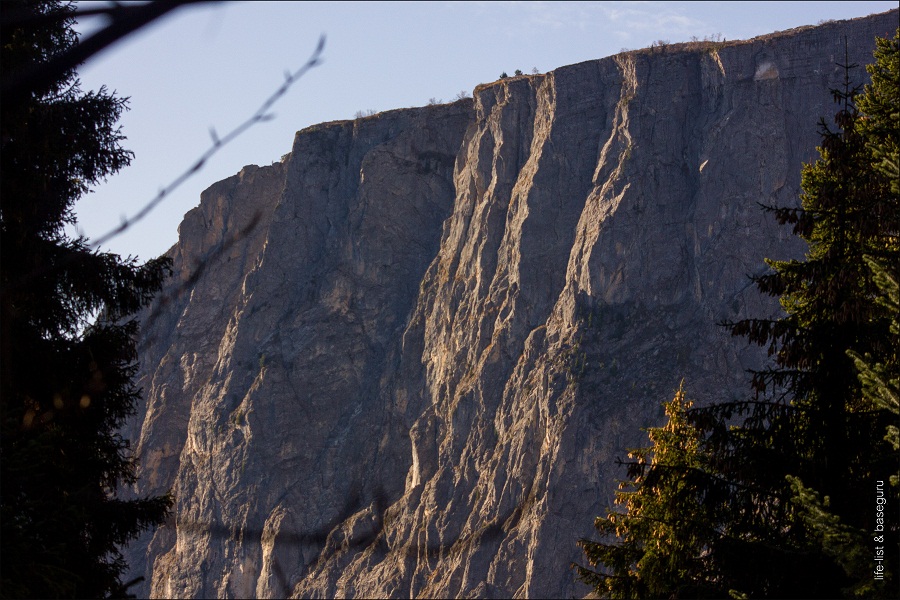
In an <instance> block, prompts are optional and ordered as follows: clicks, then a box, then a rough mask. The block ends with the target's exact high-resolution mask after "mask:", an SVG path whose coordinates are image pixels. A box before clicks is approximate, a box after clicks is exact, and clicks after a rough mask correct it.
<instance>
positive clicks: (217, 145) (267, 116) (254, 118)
mask: <svg viewBox="0 0 900 600" xmlns="http://www.w3.org/2000/svg"><path fill="white" fill-rule="evenodd" d="M324 49H325V35H324V34H323V35H322V36H321V37H320V38H319V43H318V44H317V45H316V49H315V50H314V51H313V53H312V55H310V57H309V59H308V60H307V61H306V63H304V65H303V66H302V67H300V68H299V69H297V70H296V71H294V72H293V73H286V74H285V80H284V83H282V84H281V87H279V88H278V89H277V90H275V93H273V94H272V95H271V96H269V97H268V98H267V99H266V100H265V102H263V103H262V105H261V106H260V107H259V108H258V109H257V110H256V112H255V113H253V114H252V115H251V116H250V117H249V118H248V119H247V120H246V121H244V122H243V123H241V124H240V125H238V126H237V127H235V128H234V129H232V130H231V131H230V132H228V133H227V134H226V135H224V136H222V137H221V138H220V137H218V136H217V135H216V132H215V130H214V129H210V137H212V145H211V146H210V147H209V148H208V149H207V150H206V152H204V153H203V154H202V155H200V158H198V159H197V161H196V162H195V163H194V164H192V165H191V166H190V167H188V169H187V170H186V171H184V172H183V173H182V174H181V175H179V176H178V177H176V178H175V179H174V180H173V181H172V182H171V183H170V184H169V185H167V186H166V187H164V188H162V189H161V190H160V191H159V193H158V194H157V195H156V197H155V198H153V199H152V200H151V201H150V202H148V203H147V204H145V205H144V207H143V208H141V210H139V211H138V212H137V213H135V214H134V215H133V216H131V217H128V218H125V219H123V220H122V222H121V223H120V224H119V225H118V226H117V227H116V228H115V229H113V230H112V231H109V232H108V233H106V234H104V235H102V236H100V237H99V238H97V239H96V240H94V241H93V242H91V248H97V247H99V246H101V245H102V244H105V243H106V242H108V241H109V240H111V239H113V238H114V237H116V236H117V235H119V234H121V233H122V232H124V231H125V230H126V229H128V228H129V227H131V226H132V225H134V224H135V223H137V222H138V221H140V220H141V219H143V218H144V217H146V216H147V215H148V214H150V213H151V212H152V211H153V209H155V208H156V207H157V206H159V204H160V203H161V202H162V201H163V200H165V198H166V197H167V196H168V195H169V194H171V193H172V192H173V191H174V190H175V189H176V188H177V187H178V186H180V185H181V184H182V183H184V182H185V181H187V180H188V179H189V178H190V177H191V176H192V175H194V173H197V172H198V171H199V170H200V169H202V168H203V166H204V165H205V164H206V161H208V160H209V159H210V158H212V157H213V156H214V155H215V154H216V153H217V152H219V150H221V149H222V148H223V147H224V146H226V145H228V144H229V143H230V142H232V141H234V139H235V138H237V137H238V136H240V135H241V134H242V133H244V132H245V131H247V130H248V129H250V128H251V127H252V126H254V125H256V124H257V123H261V122H264V121H270V120H271V119H272V118H273V115H272V114H271V113H270V112H269V109H270V108H272V106H273V105H274V104H275V103H276V102H277V101H278V100H279V99H280V98H281V97H282V96H284V95H285V94H286V93H287V91H288V90H289V89H290V87H291V86H292V85H293V84H294V83H296V82H297V80H299V79H300V78H301V77H303V76H304V75H305V74H306V72H307V71H309V70H310V69H312V68H313V67H316V66H318V65H320V64H321V63H322V51H323V50H324Z"/></svg>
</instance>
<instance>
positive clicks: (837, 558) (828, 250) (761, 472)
mask: <svg viewBox="0 0 900 600" xmlns="http://www.w3.org/2000/svg"><path fill="white" fill-rule="evenodd" d="M896 49H897V37H895V38H894V40H891V41H888V40H879V41H878V50H877V51H876V55H875V58H876V63H875V64H874V65H873V66H872V67H870V68H869V71H870V73H871V74H872V75H873V77H872V83H871V84H870V85H868V86H866V89H865V93H864V94H862V96H860V95H859V92H860V90H859V88H855V87H853V86H852V85H851V83H850V71H851V69H852V68H853V65H845V73H847V75H846V77H845V82H844V85H843V86H842V87H841V88H840V89H837V90H834V91H833V95H834V98H835V100H836V101H837V102H838V104H839V110H838V112H837V114H836V116H835V126H834V127H830V126H828V125H826V123H824V122H822V123H821V135H822V144H821V147H820V148H819V152H820V158H819V159H818V160H817V161H816V162H815V163H812V164H810V165H806V166H805V167H804V168H803V171H802V180H801V181H802V183H801V185H802V189H803V194H802V197H801V207H800V208H799V209H796V208H773V209H771V210H773V212H774V213H775V215H776V217H777V218H778V220H779V221H780V222H782V223H785V224H791V225H793V230H794V233H795V234H796V235H798V236H799V237H801V238H802V239H803V240H805V241H806V242H807V244H808V248H809V249H808V252H807V255H806V257H805V259H804V260H791V261H771V260H769V261H767V263H768V264H769V266H770V267H771V268H772V271H771V272H770V273H769V274H766V275H764V276H761V277H758V278H757V280H756V283H757V286H758V287H759V289H760V290H761V291H762V292H763V293H765V294H768V295H771V296H775V297H778V298H779V299H780V301H781V305H782V308H783V309H784V311H785V313H786V316H784V317H782V318H779V319H748V320H745V321H741V322H739V323H736V324H733V326H732V332H733V333H734V334H736V335H742V336H746V337H747V338H748V339H749V340H750V341H751V342H754V343H757V344H760V345H763V346H767V347H768V348H769V352H770V354H771V355H772V356H773V358H774V360H773V364H772V366H770V367H768V368H766V369H764V370H761V371H758V372H756V373H754V375H753V381H752V385H753V388H754V390H755V392H756V395H755V397H754V398H753V399H751V400H748V401H744V402H734V403H727V404H718V405H714V406H711V407H707V408H704V409H699V410H697V411H695V413H694V414H693V421H694V423H695V424H697V425H698V427H700V429H701V430H702V431H703V432H704V440H705V452H706V453H708V455H709V457H710V465H711V468H712V469H713V470H714V471H715V472H717V473H719V474H720V475H721V476H722V477H723V478H725V479H727V480H729V481H732V482H734V483H736V484H738V485H740V486H743V489H747V490H754V491H753V492H752V493H750V494H748V493H745V492H741V491H739V492H738V493H737V494H736V502H735V503H734V506H735V507H736V508H737V507H743V508H741V509H739V510H736V511H735V512H734V513H733V514H732V515H730V516H729V515H725V518H724V520H723V521H722V522H721V525H720V526H721V529H722V531H723V532H727V537H725V538H723V539H722V541H721V542H720V543H719V544H718V547H717V548H716V552H714V553H713V555H712V556H711V561H712V562H713V563H714V564H715V565H716V568H717V570H718V572H719V573H720V575H721V577H722V583H723V586H724V587H727V588H728V589H735V590H738V591H740V592H744V593H747V594H748V595H750V596H791V597H801V596H806V597H822V596H829V597H838V596H841V595H854V594H859V593H862V594H865V595H890V594H891V593H892V586H893V583H892V578H893V577H894V576H895V574H894V573H893V569H891V570H890V572H889V573H887V576H886V578H885V580H884V581H883V582H881V583H880V584H878V585H874V586H868V587H867V586H860V585H859V583H860V582H859V577H860V570H859V569H858V568H855V567H853V566H852V564H851V563H853V562H854V561H853V560H850V559H848V558H847V557H848V553H850V550H851V549H852V548H854V547H855V545H857V546H858V543H859V540H861V539H862V537H861V535H862V532H874V531H875V525H876V524H875V511H874V509H873V508H870V507H871V506H874V505H873V503H874V494H875V485H876V482H877V481H879V480H885V479H887V478H888V476H889V475H890V474H891V473H894V472H896V465H897V460H898V456H897V451H896V448H894V447H893V446H892V445H890V444H888V443H887V442H886V441H885V439H884V437H885V435H884V432H885V431H886V429H887V428H888V426H889V425H891V424H892V423H893V420H894V419H895V416H894V415H893V414H892V413H891V412H890V411H889V410H886V409H885V406H883V405H881V404H879V403H877V402H876V401H875V400H874V399H873V397H872V396H871V395H870V394H867V393H866V391H865V387H864V385H863V383H862V382H861V380H860V371H859V366H858V363H857V362H856V361H854V358H853V357H857V358H859V357H863V356H865V357H869V358H870V360H871V361H872V362H873V364H875V365H894V367H893V368H894V369H895V368H896V364H897V362H896V351H897V336H896V334H892V333H891V323H892V321H893V320H895V319H896V316H895V315H892V314H891V311H890V310H889V308H888V307H887V306H886V305H885V303H884V302H882V301H879V297H880V296H881V295H882V294H881V291H880V288H879V280H878V277H877V275H876V272H875V271H873V269H872V268H871V266H870V264H871V262H872V261H875V262H876V263H877V264H883V265H893V267H892V268H896V265H898V264H900V244H898V232H900V201H898V197H897V190H896V180H895V179H894V178H893V177H892V176H891V175H890V174H889V173H888V172H886V170H885V169H884V168H882V165H883V163H884V162H885V152H884V149H885V148H888V149H890V148H893V149H896V147H897V139H898V129H900V124H898V121H897V119H896V117H893V118H892V117H891V116H890V115H891V113H892V112H893V113H896V106H897V105H896V98H897V85H898V75H900V73H898V72H897V68H896V65H897V61H896V52H897V50H896ZM894 152H895V151H894ZM894 156H896V154H894ZM888 158H890V157H889V156H888ZM735 419H742V420H743V422H742V424H741V426H740V427H726V426H725V424H726V423H730V422H733V420H735ZM736 489H738V490H739V489H741V488H736ZM820 498H821V500H820ZM897 501H898V497H897V493H896V488H895V489H894V490H893V492H892V495H891V498H890V499H889V500H888V502H889V503H890V504H892V505H894V506H896V505H897ZM763 513H767V514H768V515H769V516H768V517H767V518H766V519H764V520H760V519H754V518H753V514H763ZM887 533H888V536H889V537H893V538H895V537H896V534H897V524H896V523H893V524H892V525H891V531H889V532H887ZM854 540H856V541H854ZM856 562H857V564H858V561H856ZM870 566H871V565H870ZM748 567H750V568H749V569H748ZM748 571H752V573H753V575H752V576H751V577H748V576H746V574H747V572H748ZM869 579H870V580H871V578H869Z"/></svg>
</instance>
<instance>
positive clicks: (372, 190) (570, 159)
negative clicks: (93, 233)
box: [127, 11, 898, 598]
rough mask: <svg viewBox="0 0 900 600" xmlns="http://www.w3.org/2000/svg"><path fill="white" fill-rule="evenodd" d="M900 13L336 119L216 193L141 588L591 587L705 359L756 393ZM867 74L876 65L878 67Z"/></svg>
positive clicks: (207, 199) (311, 591)
mask: <svg viewBox="0 0 900 600" xmlns="http://www.w3.org/2000/svg"><path fill="white" fill-rule="evenodd" d="M897 18H898V11H891V12H888V13H884V14H881V15H873V16H871V17H866V18H862V19H855V20H852V21H840V22H833V23H828V24H824V25H821V26H818V27H809V28H801V29H798V30H792V31H789V32H781V33H779V34H774V35H770V36H764V37H762V38H756V39H754V40H750V41H746V42H731V43H727V44H718V43H700V44H683V45H673V46H670V47H665V48H656V49H648V50H643V51H635V52H628V53H623V54H619V55H616V56H613V57H609V58H605V59H601V60H595V61H589V62H584V63H580V64H577V65H572V66H567V67H562V68H559V69H556V70H555V71H551V72H549V73H547V74H544V75H534V76H521V77H514V78H510V79H506V80H502V81H499V82H495V83H492V84H487V85H482V86H479V87H478V88H477V89H476V90H475V94H474V98H473V99H468V100H461V101H458V102H455V103H452V104H447V105H440V106H429V107H424V108H417V109H404V110H396V111H389V112H385V113H381V114H378V115H375V116H372V117H366V118H363V119H359V120H355V121H340V122H334V123H327V124H322V125H317V126H315V127H311V128H308V129H305V130H303V131H300V132H299V133H297V135H296V137H295V140H294V145H293V148H292V151H291V153H290V155H289V157H287V158H286V159H285V160H284V161H283V162H281V163H276V164H274V165H272V166H269V167H262V168H260V167H255V166H250V167H246V168H245V169H243V170H242V171H241V172H240V173H239V174H238V175H236V176H234V177H231V178H229V179H226V180H224V181H221V182H219V183H217V184H214V185H213V186H212V187H210V188H209V189H208V190H206V191H205V192H204V193H203V195H202V197H201V202H200V205H199V207H197V208H196V209H194V210H192V211H191V212H189V213H188V214H187V215H186V216H185V219H184V222H183V223H182V225H181V227H180V230H179V233H180V237H179V242H178V244H177V245H176V246H175V247H173V248H172V250H171V251H170V255H171V256H172V257H173V258H174V260H175V265H176V275H175V277H173V279H172V280H171V281H170V282H169V284H168V285H167V287H166V289H165V290H164V292H163V293H162V295H161V296H160V298H159V299H158V300H157V302H156V304H155V305H154V306H153V307H151V309H150V310H149V311H148V312H147V313H146V314H145V316H144V325H143V328H142V331H143V333H142V339H141V350H142V363H141V371H140V377H141V384H142V386H143V388H144V392H145V396H146V405H145V406H143V407H142V409H141V412H140V414H139V415H137V417H136V418H135V419H133V420H132V422H131V423H130V424H129V429H128V430H127V433H128V434H129V435H130V436H131V439H132V440H134V445H135V450H136V456H137V459H138V466H139V473H138V475H139V478H140V479H139V484H138V487H137V489H136V490H135V492H136V493H141V494H147V493H163V492H165V491H166V490H169V489H172V490H173V491H174V493H175V495H176V497H177V505H176V509H175V513H174V516H173V519H172V520H171V521H170V522H169V523H167V524H166V525H164V526H162V527H161V528H160V529H158V530H157V531H156V532H154V533H152V534H148V535H146V536H144V537H143V538H142V539H140V540H138V541H137V542H136V543H134V544H132V545H131V546H130V547H129V549H128V552H127V557H128V559H129V561H130V564H131V565H132V574H133V576H139V575H144V576H145V577H146V580H145V582H144V584H143V586H144V587H143V588H141V589H139V590H136V591H137V593H138V594H139V595H152V596H156V597H195V598H204V597H285V596H291V595H293V596H298V597H336V596H337V597H349V596H361V597H384V596H390V597H399V596H403V597H476V596H477V597H488V598H489V597H511V596H514V597H563V596H566V597H569V596H572V595H578V596H581V595H584V594H585V593H587V592H588V589H587V588H586V586H584V585H582V584H580V583H579V582H578V581H577V580H576V579H575V577H574V573H573V571H572V570H571V569H570V568H569V564H570V563H571V562H572V561H581V553H580V550H579V549H578V548H577V547H576V545H575V543H576V541H577V540H578V539H579V538H580V537H590V536H591V535H592V531H593V530H592V521H593V518H594V517H595V516H596V515H598V514H601V513H602V512H603V511H604V509H605V507H606V506H608V505H609V504H611V502H612V496H613V491H614V489H615V485H616V483H615V482H616V479H617V478H619V477H621V476H622V475H623V474H622V472H620V471H619V470H618V469H617V468H616V465H615V458H616V457H620V456H624V455H625V452H626V449H627V448H628V447H633V446H636V445H643V444H644V441H645V440H644V437H645V436H644V435H643V434H642V433H641V429H640V428H641V427H647V426H649V425H656V424H658V423H660V422H661V420H662V418H663V416H662V408H661V406H660V405H661V403H662V402H663V401H665V400H668V399H670V398H671V396H672V394H673V391H674V390H675V388H677V386H678V383H679V381H680V380H681V378H685V379H686V388H687V390H688V394H689V396H691V397H692V398H694V399H696V400H697V401H698V402H699V403H704V402H709V401H711V400H726V399H729V398H738V397H743V396H745V395H746V394H747V393H748V390H749V388H748V382H747V376H746V374H745V370H746V369H747V368H752V367H755V366H759V365H761V364H762V361H763V360H764V356H763V355H762V354H761V353H760V351H759V350H758V349H757V348H755V347H749V346H747V345H746V342H744V341H743V340H739V339H732V338H731V337H730V336H729V335H728V333H727V332H726V331H724V330H722V328H720V327H718V326H717V325H716V323H717V322H720V321H722V320H735V319H740V318H742V317H746V316H750V315H754V316H759V315H765V314H776V313H777V310H778V308H777V306H776V305H774V304H773V303H771V302H769V301H767V300H765V299H762V298H761V297H760V296H759V294H758V292H757V291H756V290H755V288H754V287H753V286H752V285H751V284H750V282H749V280H748V278H747V275H748V274H754V273H760V272H762V271H763V270H764V269H765V265H764V263H763V260H762V259H763V258H764V257H772V258H786V257H791V256H797V255H799V254H801V253H802V252H803V250H804V248H803V247H802V246H801V245H799V244H798V242H797V241H796V240H795V239H793V238H792V237H791V236H790V232H789V230H788V228H786V227H781V226H778V225H777V223H775V222H774V220H773V219H772V218H771V217H770V216H769V215H767V214H766V213H765V212H764V211H763V210H761V208H760V204H761V203H762V204H778V205H790V204H795V203H797V202H798V200H797V199H798V195H799V190H800V188H799V184H800V168H801V165H802V164H803V163H804V162H809V161H811V160H814V159H815V157H816V156H817V154H816V145H817V143H818V141H819V138H818V135H817V120H818V118H819V117H825V118H826V119H830V116H831V115H832V114H833V113H834V106H833V104H832V101H831V95H830V93H829V89H830V88H831V87H835V86H837V85H838V83H839V82H840V81H842V78H843V71H842V70H841V69H840V67H838V66H837V63H840V62H843V58H844V48H845V46H844V40H845V38H846V40H847V47H848V49H849V54H850V60H851V62H856V63H859V64H861V65H862V64H867V63H869V62H871V60H872V59H871V57H872V50H873V49H874V41H875V37H876V36H882V37H887V36H892V35H893V32H894V30H895V29H896V27H897ZM855 75H856V77H858V78H860V79H862V78H864V77H865V73H864V71H863V70H862V68H860V69H858V70H857V71H856V72H855Z"/></svg>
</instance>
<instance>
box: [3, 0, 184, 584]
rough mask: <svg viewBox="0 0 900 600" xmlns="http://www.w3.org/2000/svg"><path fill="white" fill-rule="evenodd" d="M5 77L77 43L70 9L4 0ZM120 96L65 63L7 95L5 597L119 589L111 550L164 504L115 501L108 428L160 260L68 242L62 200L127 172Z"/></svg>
mask: <svg viewBox="0 0 900 600" xmlns="http://www.w3.org/2000/svg"><path fill="white" fill-rule="evenodd" d="M0 11H2V13H3V18H2V29H0V42H2V64H3V72H4V77H12V76H15V75H16V74H17V73H23V72H28V71H29V70H32V69H34V68H37V69H40V68H41V66H42V65H46V64H47V63H48V62H49V61H50V60H52V59H53V58H54V57H56V56H59V55H60V54H62V53H65V52H67V51H69V50H70V49H71V48H73V47H74V45H75V44H77V35H76V33H75V32H74V31H73V29H72V25H73V17H72V13H73V11H74V8H73V7H72V6H71V5H69V4H63V3H61V2H58V1H55V0H47V1H41V2H3V3H2V5H0ZM125 108H126V101H125V99H122V98H119V97H116V96H115V95H114V94H111V93H109V92H108V91H106V90H105V89H100V90H99V91H96V92H84V91H82V90H81V89H80V86H79V82H78V79H77V75H76V73H75V72H74V71H71V72H68V73H65V74H64V75H63V76H62V77H60V78H59V79H58V80H56V81H53V82H52V83H51V84H49V85H46V86H44V87H41V88H40V89H29V90H25V91H24V92H22V93H18V94H17V95H15V96H10V97H4V104H3V107H2V116H0V129H2V142H0V143H2V146H0V165H2V178H0V259H2V261H0V309H2V321H0V324H2V332H0V435H2V438H0V452H2V454H0V478H2V479H0V527H2V531H0V541H2V558H0V562H2V572H0V595H2V596H3V597H78V598H87V597H102V596H107V595H121V594H122V593H123V592H124V589H123V587H122V582H121V576H122V574H123V572H124V569H125V567H126V565H125V564H124V561H123V559H122V556H121V553H120V552H119V549H118V548H119V546H120V545H121V544H123V543H125V542H126V541H128V540H129V539H130V538H133V537H134V536H136V535H137V534H138V533H139V532H140V531H142V530H143V529H145V528H147V527H149V526H152V525H153V524H156V523H159V522H161V520H162V519H163V518H164V517H165V515H166V514H167V511H168V509H169V507H170V505H171V499H170V498H169V497H151V498H144V499H137V500H123V499H120V498H119V497H118V496H117V489H118V488H119V487H120V486H121V485H122V484H127V483H129V482H132V481H133V479H134V475H133V468H132V464H131V462H130V458H129V454H128V443H127V441H126V440H124V439H122V437H121V435H120V434H119V428H120V427H121V425H122V424H123V421H124V419H125V418H126V417H127V416H128V415H129V414H131V413H132V412H133V410H134V406H135V402H136V400H137V399H138V394H139V390H138V389H137V388H136V387H135V385H134V383H133V377H134V374H135V368H136V367H135V362H136V358H137V357H136V350H135V335H136V323H135V321H134V320H133V319H131V315H133V314H134V313H135V312H136V311H138V310H139V309H140V308H142V307H143V306H145V305H146V304H147V303H148V302H149V300H150V299H151V298H152V296H153V294H154V293H155V292H157V291H158V290H159V289H160V286H161V284H162V281H163V279H164V277H165V276H166V274H167V272H168V269H169V263H168V260H167V259H157V260H151V261H149V262H147V263H145V264H142V265H141V264H139V263H138V262H137V260H136V259H134V258H130V257H129V258H125V259H123V258H121V257H119V256H118V255H115V254H111V253H106V252H100V251H94V250H92V249H91V248H90V246H89V245H88V241H87V240H86V239H84V238H83V237H79V236H75V237H73V236H71V235H70V234H68V233H67V232H66V229H65V228H66V226H67V225H70V224H74V223H75V217H74V215H73V205H74V203H75V202H76V201H77V200H79V199H80V198H82V197H83V196H84V195H85V194H86V193H88V191H89V190H90V187H91V186H92V185H94V184H96V183H98V182H99V181H102V180H103V179H104V178H105V177H107V176H108V175H110V174H112V173H115V172H116V171H118V170H119V169H121V168H123V167H125V166H127V165H128V164H129V162H130V160H131V156H132V155H131V153H130V152H129V151H127V150H125V149H123V148H122V146H121V143H122V141H123V140H124V137H123V136H122V133H121V131H120V129H119V127H118V126H117V124H116V123H117V120H118V118H119V116H120V115H121V113H122V111H123V110H124V109H125Z"/></svg>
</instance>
